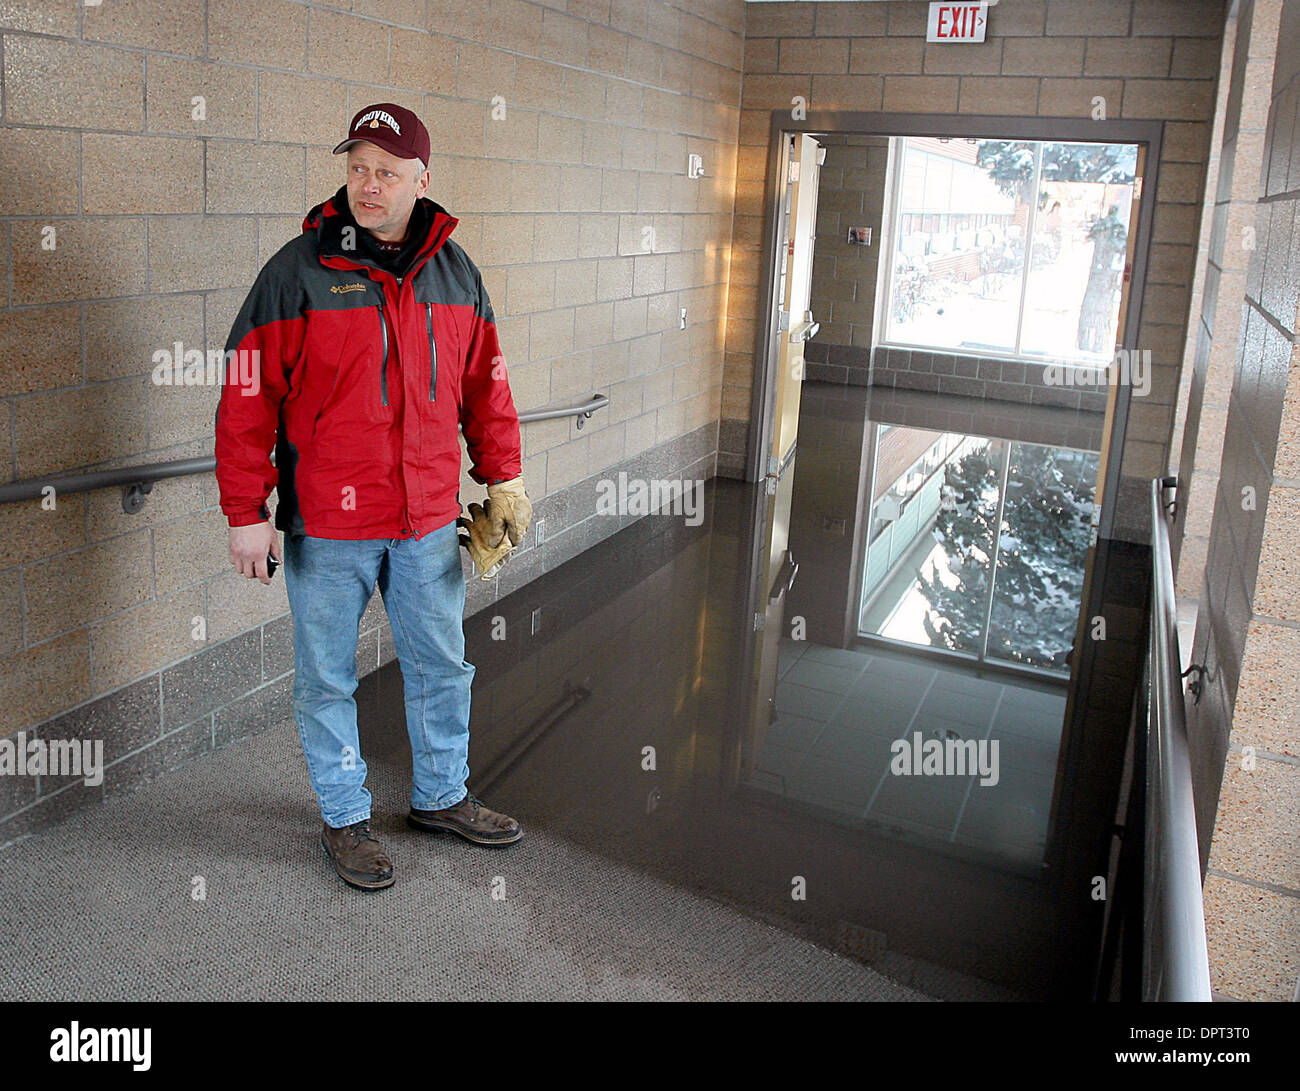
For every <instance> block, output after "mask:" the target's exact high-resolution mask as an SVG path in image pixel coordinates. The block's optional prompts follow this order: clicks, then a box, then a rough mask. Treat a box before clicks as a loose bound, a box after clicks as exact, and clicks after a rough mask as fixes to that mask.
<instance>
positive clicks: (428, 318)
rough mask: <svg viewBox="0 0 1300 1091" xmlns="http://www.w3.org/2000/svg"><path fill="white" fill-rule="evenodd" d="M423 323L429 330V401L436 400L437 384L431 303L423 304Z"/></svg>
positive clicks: (436, 346)
mask: <svg viewBox="0 0 1300 1091" xmlns="http://www.w3.org/2000/svg"><path fill="white" fill-rule="evenodd" d="M424 316H425V324H426V325H427V327H428V330H429V359H430V365H429V401H436V400H437V394H436V393H435V390H436V387H437V385H438V342H437V341H435V340H434V339H433V304H432V303H426V304H425V305H424Z"/></svg>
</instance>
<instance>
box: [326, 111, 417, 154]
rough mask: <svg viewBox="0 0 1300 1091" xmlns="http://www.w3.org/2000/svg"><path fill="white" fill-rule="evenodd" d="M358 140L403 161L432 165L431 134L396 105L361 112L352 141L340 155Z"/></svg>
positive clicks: (341, 147) (342, 147)
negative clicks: (366, 141)
mask: <svg viewBox="0 0 1300 1091" xmlns="http://www.w3.org/2000/svg"><path fill="white" fill-rule="evenodd" d="M358 140H368V141H370V143H372V144H377V145H378V146H379V147H381V148H383V149H384V151H386V152H391V153H392V154H393V155H395V156H397V157H398V158H399V159H418V160H420V162H421V163H423V164H424V165H425V166H426V167H427V166H428V165H429V130H428V129H426V128H425V127H424V122H422V121H421V120H420V119H419V118H418V117H416V116H415V114H413V113H412V112H411V111H410V110H408V109H406V107H404V106H398V105H397V103H395V102H376V103H374V104H373V105H370V106H363V107H362V108H361V109H360V110H358V111H357V116H356V117H354V118H353V119H352V125H351V126H350V127H349V129H348V138H347V139H346V140H344V141H343V143H341V144H340V145H339V146H338V147H337V148H335V149H334V154H335V155H338V154H339V153H340V152H342V151H346V150H347V149H348V148H350V147H351V146H352V145H353V144H355V143H356V142H357V141H358Z"/></svg>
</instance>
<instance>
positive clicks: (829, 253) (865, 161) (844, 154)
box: [809, 135, 889, 350]
mask: <svg viewBox="0 0 1300 1091" xmlns="http://www.w3.org/2000/svg"><path fill="white" fill-rule="evenodd" d="M819 142H820V143H822V144H823V145H825V148H826V161H825V162H824V163H823V164H822V168H821V175H820V178H821V181H820V182H819V184H818V187H817V245H816V246H815V247H814V249H813V267H812V300H811V305H812V313H813V317H814V318H815V319H817V321H818V322H820V323H821V327H822V328H821V330H820V331H819V332H818V334H817V338H816V340H815V341H814V342H810V343H809V348H812V346H813V345H814V344H818V345H822V346H825V345H853V346H856V347H857V348H860V349H866V350H870V348H871V334H872V321H873V319H874V317H875V308H876V276H877V272H878V270H879V267H880V264H881V261H882V259H883V250H882V248H883V246H884V245H885V244H884V241H883V239H884V233H883V231H882V229H881V219H882V217H883V215H884V207H885V174H886V171H885V167H886V164H887V162H888V160H889V140H888V138H887V137H876V136H838V135H831V136H827V137H825V138H823V139H821V140H819ZM850 227H869V228H871V244H870V245H869V246H863V245H860V244H855V245H850V244H849V242H848V236H849V228H850Z"/></svg>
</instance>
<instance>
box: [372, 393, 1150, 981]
mask: <svg viewBox="0 0 1300 1091" xmlns="http://www.w3.org/2000/svg"><path fill="white" fill-rule="evenodd" d="M819 385H820V384H812V383H810V384H807V389H806V390H805V394H804V406H805V407H804V410H803V412H802V413H801V424H800V453H799V455H798V456H797V457H796V460H795V470H794V474H795V476H794V478H793V479H790V480H789V481H787V485H789V484H791V483H793V488H794V496H793V500H792V502H791V504H790V512H791V514H790V522H789V530H790V543H791V549H792V551H794V552H795V554H796V556H797V558H798V560H799V569H798V572H797V574H796V576H795V579H794V582H793V584H792V585H790V586H789V588H788V589H787V590H786V591H785V592H784V593H783V594H782V593H779V591H780V589H779V586H778V587H777V588H776V590H777V591H778V594H777V596H776V598H772V597H771V590H772V589H773V586H774V585H773V583H772V577H771V571H770V570H769V569H770V565H771V550H770V546H771V541H770V538H771V535H772V534H773V527H774V525H775V526H777V528H778V530H779V527H780V520H778V519H775V518H774V516H773V505H774V504H775V503H776V502H777V500H778V499H779V497H777V498H774V497H772V496H770V495H768V494H767V491H766V489H764V487H763V486H762V485H761V484H743V483H740V482H736V481H732V480H727V479H714V480H712V481H710V482H708V483H707V484H706V485H705V486H704V499H705V503H704V505H703V511H704V516H705V517H704V519H703V522H702V523H701V524H700V525H697V526H688V525H686V523H685V521H684V519H683V518H682V517H681V516H676V517H673V516H671V515H654V516H648V517H646V518H643V519H641V520H639V521H638V522H636V523H635V524H633V525H632V526H630V527H628V528H627V529H625V530H624V531H622V532H620V533H618V534H616V535H613V536H612V537H610V538H607V539H606V540H605V541H603V542H601V543H600V544H599V545H598V546H596V547H595V548H593V549H591V550H588V551H587V552H586V553H584V554H582V555H581V556H579V557H577V558H575V559H574V560H572V561H570V562H569V563H567V564H565V565H563V566H562V567H561V568H559V569H557V570H555V571H553V572H551V573H549V574H547V575H546V576H544V577H542V578H540V579H538V580H535V581H533V582H532V583H530V584H528V585H526V586H525V587H523V588H522V589H520V590H519V591H517V592H515V593H514V594H512V595H509V596H507V597H506V598H504V599H502V600H501V601H500V602H498V603H496V604H494V605H493V606H492V607H491V608H490V609H488V610H484V611H482V612H480V613H479V614H477V615H475V616H474V617H472V618H470V619H468V621H467V622H466V635H467V641H468V651H467V658H468V659H469V660H470V661H471V662H473V663H474V664H475V665H476V667H477V674H476V677H475V681H474V704H473V718H472V725H471V731H472V735H471V748H470V770H471V777H470V787H471V788H472V789H473V790H474V791H475V792H476V793H477V794H479V795H480V796H482V797H484V798H486V799H487V800H488V801H489V802H490V804H491V805H492V806H494V807H497V808H500V809H502V810H505V811H507V812H509V813H511V814H514V815H515V816H517V817H518V818H519V819H520V820H521V822H523V824H524V825H525V827H532V828H536V829H545V830H547V831H548V832H549V833H552V834H555V835H559V836H562V837H565V838H567V839H570V840H571V841H573V842H575V843H577V844H580V845H582V846H583V847H585V848H588V849H590V850H591V851H594V852H596V853H600V854H604V855H607V856H608V857H610V858H611V859H615V860H618V861H619V862H621V863H623V864H627V865H631V866H634V867H636V868H640V869H644V870H645V871H646V872H648V873H651V874H653V875H655V876H656V877H659V878H661V879H666V880H667V881H670V882H674V883H679V884H682V885H684V886H687V887H689V888H691V889H693V890H695V891H698V892H700V893H702V894H704V895H706V896H708V897H712V898H714V899H717V900H719V901H722V902H725V903H727V904H729V905H732V906H734V907H736V908H738V909H740V910H742V911H743V912H745V913H747V914H750V915H752V916H754V917H756V918H759V919H762V920H766V921H769V922H772V923H774V924H776V925H778V926H780V927H782V928H785V929H788V930H791V931H793V932H796V933H798V934H801V935H804V936H806V937H808V938H810V939H812V940H813V941H815V942H817V943H819V944H822V945H824V946H826V947H829V948H833V949H837V950H839V951H842V952H844V953H845V954H847V955H850V956H852V957H857V958H862V959H866V960H869V961H871V962H872V963H873V964H874V965H875V966H876V967H877V968H879V969H880V970H881V971H882V972H884V973H886V974H888V975H889V976H892V977H894V978H895V979H897V980H899V981H900V982H902V983H904V984H908V985H911V986H913V987H915V988H917V989H919V990H920V991H922V992H924V993H927V994H928V995H931V996H935V997H943V998H954V999H956V998H1032V999H1043V998H1053V997H1055V998H1064V997H1080V996H1082V995H1086V991H1087V987H1088V981H1089V976H1090V972H1091V959H1092V943H1093V941H1094V939H1095V935H1096V931H1097V927H1098V925H1099V922H1100V910H1101V908H1102V907H1101V906H1100V905H1099V904H1098V903H1097V902H1096V901H1095V899H1094V898H1093V896H1092V891H1093V887H1092V886H1091V885H1090V880H1091V877H1092V876H1094V875H1095V874H1096V873H1097V871H1098V869H1099V868H1100V869H1101V870H1102V871H1103V872H1104V866H1105V855H1106V852H1107V851H1108V838H1109V835H1110V829H1111V822H1112V820H1113V816H1114V791H1113V788H1114V782H1116V781H1117V779H1118V765H1117V761H1118V759H1119V757H1121V756H1122V753H1123V740H1124V733H1125V732H1126V730H1127V708H1128V701H1129V700H1130V699H1131V695H1132V691H1133V684H1134V679H1135V673H1136V671H1137V669H1138V665H1139V664H1140V654H1139V650H1138V645H1139V643H1140V641H1141V640H1142V639H1143V634H1142V627H1141V624H1140V623H1138V624H1132V625H1128V626H1126V627H1125V629H1124V631H1125V632H1126V633H1128V634H1130V636H1131V639H1126V640H1124V639H1122V640H1110V641H1107V642H1106V643H1105V645H1098V646H1095V647H1093V646H1090V647H1086V648H1084V649H1081V651H1080V654H1079V655H1076V656H1075V657H1074V674H1073V678H1072V679H1071V682H1070V685H1069V688H1068V689H1067V688H1066V686H1065V684H1064V682H1062V681H1060V680H1058V681H1055V682H1052V681H1050V680H1044V679H1041V678H1029V677H1024V676H1017V675H1015V674H1014V673H1011V672H1009V671H1007V670H1005V669H998V668H996V667H993V666H988V665H983V666H981V665H978V664H974V665H973V664H969V663H956V662H952V661H947V660H943V659H941V658H938V657H936V656H935V655H934V654H933V653H929V652H926V651H924V650H921V649H908V648H905V647H901V646H892V647H886V646H872V645H869V644H864V643H863V642H862V641H860V640H859V639H858V637H857V634H856V631H855V630H856V624H857V602H855V600H854V593H855V592H854V588H853V586H852V583H853V581H852V580H851V579H849V578H848V576H849V575H851V572H852V569H853V564H854V563H856V562H854V561H853V560H852V559H850V560H848V561H846V560H845V557H844V550H845V549H846V548H847V547H846V546H845V542H849V543H851V542H852V541H853V539H854V536H855V531H854V524H855V523H856V522H857V520H858V519H859V518H860V516H859V515H858V512H863V513H865V512H866V511H867V510H868V508H869V505H866V504H863V505H861V506H859V507H858V508H857V509H856V510H855V509H854V507H853V505H852V503H850V505H849V506H848V508H847V509H846V508H845V507H844V505H843V504H842V503H840V501H839V499H835V498H834V494H835V488H836V487H837V486H835V485H834V483H835V482H840V483H848V485H847V486H846V487H850V489H851V486H852V483H853V482H857V483H858V485H859V486H860V485H861V482H862V481H863V480H864V476H863V474H862V473H861V466H860V465H854V463H853V461H852V459H853V456H852V454H851V451H850V452H849V453H847V454H846V449H845V448H846V445H847V447H849V448H851V447H852V446H853V444H854V443H856V444H857V445H858V448H859V450H860V449H861V448H862V446H863V444H862V437H863V436H864V435H865V434H866V431H865V429H866V424H867V421H866V402H865V397H864V395H863V393H862V392H860V391H859V392H858V393H857V394H854V393H853V392H852V391H851V390H846V389H844V388H840V389H839V390H829V391H826V392H824V396H819V395H818V391H817V389H816V388H817V387H818V386H819ZM932 397H933V396H932ZM855 398H857V399H858V400H857V401H856V402H855V401H854V399H855ZM884 401H885V399H881V402H882V403H883V402H884ZM952 403H953V399H940V400H939V403H936V404H940V409H939V410H938V411H939V412H941V413H943V414H947V415H946V416H944V417H943V418H942V419H940V420H939V421H938V422H937V426H938V427H940V428H949V427H954V426H955V425H958V424H960V423H962V422H963V420H965V422H966V423H967V424H969V423H970V422H971V421H972V420H973V419H974V418H973V417H971V416H970V415H969V413H967V411H966V410H961V411H959V410H957V409H954V408H953V407H952ZM872 404H873V405H875V399H873V402H872ZM904 409H906V406H904ZM907 411H908V412H911V410H907ZM873 412H874V410H873ZM894 412H895V413H896V414H902V413H903V409H899V408H898V407H897V406H895V408H894ZM963 413H967V416H966V417H963V416H962V414H963ZM1025 419H1026V414H1024V413H1023V411H1022V410H1021V407H1017V408H1016V410H1015V412H1013V413H1011V414H1010V415H1009V420H1011V422H1012V423H1014V424H1015V426H1016V427H1017V428H1021V427H1023V426H1024V423H1025ZM916 423H918V424H919V425H922V426H930V427H934V426H935V423H934V422H933V421H932V420H931V419H930V418H925V419H923V420H921V421H917V422H916ZM1081 426H1088V427H1090V426H1091V425H1090V423H1089V422H1083V425H1081ZM965 430H966V431H974V429H973V428H970V427H967V428H966V429H965ZM832 433H833V434H834V435H835V436H838V437H839V438H838V439H837V440H835V442H834V443H830V442H827V440H826V437H827V436H828V435H830V434H832ZM855 437H856V438H855ZM1029 438H1032V437H1029ZM827 482H831V483H832V484H831V485H829V486H827V485H826V483H827ZM828 488H829V492H828V491H827V489H828ZM800 490H802V492H801V491H800ZM856 495H858V496H859V498H860V495H861V494H860V492H859V493H858V494H856ZM828 496H829V497H831V498H832V500H833V502H831V501H828V499H827V498H828ZM828 504H829V507H827V505H828ZM592 510H593V512H594V511H595V510H596V509H595V504H594V493H593V505H592ZM593 517H594V518H599V517H600V516H598V515H597V516H593ZM828 527H829V530H828V529H827V528H828ZM819 542H821V543H823V544H825V548H824V549H819V548H818V543H819ZM796 543H801V544H797V545H796ZM1143 563H1144V560H1143V557H1142V554H1141V552H1140V551H1135V550H1132V549H1125V548H1115V549H1112V548H1109V547H1108V546H1107V543H1105V542H1103V543H1101V544H1100V546H1099V547H1098V548H1097V549H1096V550H1094V551H1093V554H1090V581H1091V582H1090V583H1089V584H1088V587H1087V589H1086V594H1087V595H1088V596H1091V597H1090V599H1089V601H1088V603H1087V607H1086V608H1087V609H1088V611H1089V616H1091V615H1092V614H1093V613H1096V612H1102V611H1103V610H1105V611H1110V612H1112V613H1113V612H1114V611H1116V610H1121V611H1122V610H1130V611H1131V615H1132V617H1136V618H1140V617H1141V610H1142V609H1143V607H1144V603H1143V601H1142V596H1143V595H1144V594H1145V591H1144V585H1143V584H1142V582H1141V579H1140V573H1141V570H1142V566H1143ZM787 575H788V574H787ZM779 583H780V581H779V580H778V584H779ZM773 602H775V603H776V607H772V606H771V603H773ZM1116 602H1118V604H1116ZM794 606H798V608H799V611H801V613H800V614H799V616H800V617H802V618H803V620H804V621H806V622H808V623H809V624H810V625H813V627H814V628H817V627H818V626H817V624H816V623H817V622H818V619H819V618H820V619H821V621H822V622H825V621H826V620H827V618H828V617H830V616H831V615H834V617H833V618H832V620H834V618H838V619H839V621H840V622H841V625H840V629H839V631H840V633H841V634H842V639H839V641H838V644H837V640H836V639H835V638H828V637H827V636H826V635H825V632H824V631H817V632H814V631H812V630H811V629H810V630H809V631H808V632H806V633H803V634H802V636H803V639H801V640H793V639H790V637H791V636H792V630H791V628H790V624H789V623H790V620H791V616H790V615H791V610H792V608H793V607H794ZM783 608H784V609H785V614H786V616H785V617H784V620H782V621H781V623H780V626H779V627H773V625H774V624H775V623H769V627H768V628H766V630H765V628H764V622H763V617H764V611H765V610H767V611H768V613H767V616H768V617H769V618H770V617H771V616H773V615H772V610H773V609H776V610H777V611H778V613H779V612H780V610H781V609H783ZM828 627H829V629H831V630H834V629H835V625H829V626H827V625H821V626H820V629H821V630H825V629H827V628H828ZM769 637H770V638H772V639H770V640H768V639H767V638H769ZM841 645H842V646H841ZM372 677H374V678H375V681H374V683H372V684H373V685H374V686H375V687H377V689H376V692H375V702H374V707H376V708H380V709H384V710H385V711H384V712H383V723H382V724H381V725H379V734H380V735H381V736H382V738H383V739H384V740H385V742H383V743H379V742H378V741H377V743H376V749H379V748H382V749H383V750H384V751H385V753H384V755H383V760H384V761H385V762H386V763H389V764H392V763H400V761H401V753H402V750H403V744H404V737H405V731H404V728H403V727H402V725H401V722H400V715H401V712H400V710H401V699H400V693H401V679H400V675H399V674H398V673H397V670H396V664H391V665H390V666H389V667H387V668H385V669H384V670H382V671H380V672H376V676H372ZM918 733H919V736H920V738H919V739H917V738H916V736H917V734H918ZM953 736H956V737H957V738H955V739H954V738H953ZM905 737H911V738H912V739H913V742H914V744H915V745H917V746H923V745H924V744H925V743H926V742H927V741H928V740H934V741H935V742H936V743H945V744H946V743H947V741H948V740H952V741H953V742H954V743H957V742H961V743H965V742H970V743H972V744H978V743H980V742H984V743H986V744H987V743H991V742H992V741H994V740H996V741H997V742H998V743H999V753H998V763H997V783H996V784H984V783H981V780H982V779H986V778H983V777H982V776H981V775H980V773H979V771H978V769H977V770H976V772H974V773H972V772H969V770H968V771H967V772H966V773H965V774H962V775H943V776H933V775H928V774H925V773H924V771H923V767H922V771H921V773H920V775H911V776H904V775H896V774H894V773H892V772H891V769H890V766H891V760H892V759H893V755H892V754H891V744H892V743H893V741H894V740H896V739H899V738H905ZM389 744H391V745H389ZM367 745H368V746H371V744H370V743H367ZM371 753H372V750H371V749H368V750H367V755H368V756H369V755H370V754H371ZM915 753H916V754H917V756H918V757H919V756H920V754H921V750H917V751H915ZM1058 758H1059V759H1060V760H1059V762H1058ZM1058 766H1059V769H1058ZM1058 771H1061V775H1060V776H1059V777H1058ZM490 866H491V867H492V868H493V869H496V870H500V869H502V868H505V869H508V866H509V865H508V859H505V858H503V859H501V860H500V861H498V860H497V859H494V860H493V861H492V862H491V865H490ZM493 873H495V872H493ZM628 928H629V930H632V931H635V930H636V928H637V922H636V921H629V922H628Z"/></svg>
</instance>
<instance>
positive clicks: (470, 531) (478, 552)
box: [456, 500, 515, 580]
mask: <svg viewBox="0 0 1300 1091" xmlns="http://www.w3.org/2000/svg"><path fill="white" fill-rule="evenodd" d="M491 506H492V501H491V500H489V501H488V507H491ZM456 525H457V526H458V527H460V528H461V529H462V530H464V531H465V533H464V534H459V537H460V544H461V545H463V546H464V547H465V548H466V549H467V550H468V551H469V556H470V560H472V561H473V562H474V567H475V568H477V569H478V578H479V579H481V580H490V579H491V578H492V577H493V576H495V575H496V574H497V573H498V572H500V571H501V569H502V567H503V566H504V565H505V563H506V560H507V559H508V558H509V556H510V554H511V553H512V552H513V551H514V548H515V547H514V546H513V545H511V544H510V541H509V539H507V538H506V537H505V535H503V534H498V535H497V544H496V545H489V544H488V542H489V539H490V538H491V537H492V521H491V518H490V516H489V515H488V513H487V511H486V510H484V507H483V505H482V504H471V505H470V506H469V518H468V519H466V518H464V517H463V516H462V517H461V518H459V519H457V520H456Z"/></svg>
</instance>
